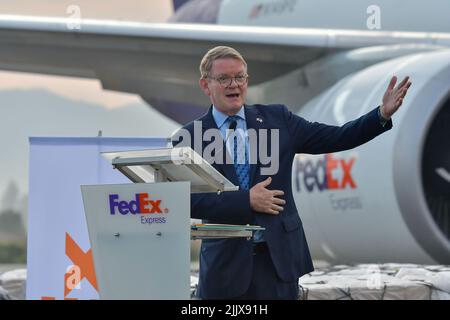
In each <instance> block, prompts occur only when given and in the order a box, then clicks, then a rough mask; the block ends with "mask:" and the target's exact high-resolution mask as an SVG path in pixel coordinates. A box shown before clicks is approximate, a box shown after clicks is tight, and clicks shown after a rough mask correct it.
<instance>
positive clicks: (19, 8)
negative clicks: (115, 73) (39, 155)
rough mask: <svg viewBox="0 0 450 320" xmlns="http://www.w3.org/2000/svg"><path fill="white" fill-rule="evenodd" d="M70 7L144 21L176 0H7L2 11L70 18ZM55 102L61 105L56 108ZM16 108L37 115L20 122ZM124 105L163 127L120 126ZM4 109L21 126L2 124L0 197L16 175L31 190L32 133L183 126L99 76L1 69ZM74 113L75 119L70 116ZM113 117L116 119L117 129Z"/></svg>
mask: <svg viewBox="0 0 450 320" xmlns="http://www.w3.org/2000/svg"><path fill="white" fill-rule="evenodd" d="M71 6H77V7H76V8H79V13H80V14H81V18H84V19H87V18H91V19H111V20H115V19H118V20H130V21H140V22H164V21H166V20H167V19H168V18H169V17H170V15H171V14H172V11H173V8H172V1H171V0H157V1H154V0H152V1H149V0H127V1H123V0H97V1H93V0H2V1H0V14H12V15H35V16H53V17H68V16H70V15H71V14H73V12H74V11H73V8H74V7H71ZM35 99H39V100H38V101H36V100H35ZM56 102H58V103H59V104H60V105H61V110H58V109H57V108H56V107H54V105H55V103H56ZM50 103H51V105H52V108H49V104H50ZM12 108H16V110H12ZM17 108H19V110H23V112H24V113H26V114H24V116H25V118H27V114H33V115H35V116H34V118H35V121H33V119H29V118H28V120H27V121H20V122H19V121H18V120H17V119H16V117H17V111H18V110H17ZM30 108H32V109H30ZM71 108H73V109H71ZM78 108H79V109H80V110H75V109H78ZM122 108H123V109H124V110H130V121H139V119H150V120H151V122H153V123H158V126H152V127H150V126H149V127H148V128H147V127H146V122H145V121H142V122H139V126H135V127H132V126H128V129H127V128H123V126H121V128H120V130H119V128H118V127H119V122H120V117H117V116H116V111H118V110H120V109H122ZM127 108H128V109H127ZM102 109H103V110H104V111H108V110H109V111H111V112H113V111H114V114H112V115H111V116H106V117H107V119H105V120H104V121H103V120H102V119H103V118H105V117H100V116H98V115H100V114H102V111H101V110H102ZM62 110H64V112H62ZM83 112H85V114H83ZM90 113H92V115H94V114H95V115H96V118H95V117H94V116H93V117H94V118H95V119H99V120H98V121H97V123H90V124H89V125H86V124H85V123H83V121H82V120H80V119H83V117H85V118H86V119H87V118H89V117H90ZM0 114H1V118H2V119H1V120H2V121H3V122H4V123H5V122H8V121H9V122H11V121H17V125H16V126H15V128H16V129H11V127H8V128H9V130H8V131H7V129H6V127H5V126H3V127H0V135H1V136H3V139H0V140H1V142H2V143H1V144H2V145H0V150H3V152H2V154H0V196H1V195H2V194H3V192H4V190H5V189H6V186H7V185H8V184H9V183H10V181H11V180H15V182H16V183H17V184H18V186H19V189H20V191H21V193H25V192H27V189H28V179H27V178H28V156H29V154H28V137H29V136H61V135H62V136H95V135H96V133H97V128H99V129H101V128H107V130H105V131H106V132H104V135H106V136H148V135H152V136H168V135H170V133H172V132H173V130H175V129H176V128H177V127H178V124H177V123H175V122H174V121H172V120H171V119H168V118H167V117H165V116H163V115H161V114H159V113H158V112H156V111H154V110H152V109H151V108H150V107H149V106H148V104H147V103H145V102H144V101H143V100H142V99H141V97H140V96H138V95H135V94H128V93H120V92H115V91H109V90H103V89H102V87H101V84H100V82H99V81H98V80H92V79H81V78H69V77H60V76H48V75H38V74H28V73H18V72H5V71H0ZM125 114H126V113H125ZM64 115H66V116H64ZM70 117H74V119H76V121H72V122H70V121H68V120H70ZM135 119H136V120H135ZM37 121H39V122H40V123H36V122H37ZM113 121H117V126H116V127H117V128H118V129H117V130H115V129H114V128H115V124H114V123H112V122H113ZM148 122H150V121H149V120H148ZM11 130H12V132H11ZM8 137H9V138H8ZM16 180H17V181H16Z"/></svg>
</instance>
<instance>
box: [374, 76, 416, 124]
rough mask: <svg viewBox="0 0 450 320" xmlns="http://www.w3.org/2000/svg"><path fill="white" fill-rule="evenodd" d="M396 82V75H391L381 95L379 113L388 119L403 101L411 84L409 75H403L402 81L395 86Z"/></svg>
mask: <svg viewBox="0 0 450 320" xmlns="http://www.w3.org/2000/svg"><path fill="white" fill-rule="evenodd" d="M396 83H397V77H396V76H393V77H392V79H391V81H390V82H389V85H388V87H387V89H386V92H385V93H384V96H383V104H382V105H381V115H382V116H383V117H384V118H386V119H390V118H391V116H392V115H393V114H394V113H395V112H396V111H397V110H398V108H400V106H401V105H402V103H403V99H404V98H405V96H406V93H407V92H408V89H409V87H410V86H411V82H410V81H409V77H405V78H404V79H403V80H402V82H400V83H399V84H398V85H397V86H396V87H395V84H396Z"/></svg>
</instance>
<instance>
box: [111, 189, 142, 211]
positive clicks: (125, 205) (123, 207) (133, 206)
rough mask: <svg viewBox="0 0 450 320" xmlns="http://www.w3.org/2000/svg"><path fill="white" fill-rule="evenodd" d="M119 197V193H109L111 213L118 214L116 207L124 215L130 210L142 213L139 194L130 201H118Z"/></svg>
mask: <svg viewBox="0 0 450 320" xmlns="http://www.w3.org/2000/svg"><path fill="white" fill-rule="evenodd" d="M117 199H119V195H118V194H110V195H109V212H110V213H111V214H113V215H114V214H116V210H115V208H116V207H117V209H118V210H119V212H120V213H121V214H122V215H126V214H127V213H129V212H131V213H132V214H136V213H140V211H139V199H138V195H136V200H134V201H133V200H132V201H130V202H127V201H117Z"/></svg>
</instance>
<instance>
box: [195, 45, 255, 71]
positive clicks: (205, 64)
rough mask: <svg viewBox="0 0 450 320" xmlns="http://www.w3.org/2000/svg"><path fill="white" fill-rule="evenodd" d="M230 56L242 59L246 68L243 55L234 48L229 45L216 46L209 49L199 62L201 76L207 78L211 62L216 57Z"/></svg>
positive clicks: (224, 57)
mask: <svg viewBox="0 0 450 320" xmlns="http://www.w3.org/2000/svg"><path fill="white" fill-rule="evenodd" d="M226 58H232V59H237V60H240V61H242V63H243V64H244V66H245V69H246V70H247V62H245V60H244V57H242V55H241V54H240V53H239V52H238V51H237V50H236V49H233V48H231V47H226V46H218V47H214V48H212V49H211V50H209V51H208V52H207V53H206V54H205V55H204V56H203V59H202V61H201V62H200V75H201V77H202V78H207V77H208V75H209V72H210V71H211V68H212V65H213V62H214V61H215V60H217V59H226Z"/></svg>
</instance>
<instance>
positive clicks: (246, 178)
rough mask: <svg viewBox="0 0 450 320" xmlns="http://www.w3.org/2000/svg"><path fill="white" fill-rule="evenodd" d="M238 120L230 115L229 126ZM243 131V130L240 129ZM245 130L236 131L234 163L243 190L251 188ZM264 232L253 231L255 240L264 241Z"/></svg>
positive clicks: (238, 119)
mask: <svg viewBox="0 0 450 320" xmlns="http://www.w3.org/2000/svg"><path fill="white" fill-rule="evenodd" d="M233 120H234V121H236V123H239V121H241V118H239V117H238V116H231V117H228V119H227V121H228V122H229V124H228V127H229V126H230V124H231V122H233ZM240 131H243V130H240ZM244 139H245V138H244V136H243V132H236V134H235V135H234V136H233V140H234V142H233V164H234V169H235V170H236V175H237V177H238V180H239V186H240V189H241V190H249V189H250V165H249V161H248V152H247V148H246V146H247V145H246V144H245V140H244ZM254 224H256V220H255V221H254ZM264 241H265V238H264V233H263V231H260V230H256V231H255V232H254V233H253V242H254V243H257V242H264Z"/></svg>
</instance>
